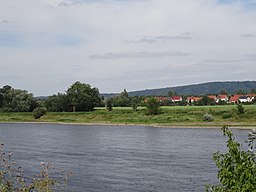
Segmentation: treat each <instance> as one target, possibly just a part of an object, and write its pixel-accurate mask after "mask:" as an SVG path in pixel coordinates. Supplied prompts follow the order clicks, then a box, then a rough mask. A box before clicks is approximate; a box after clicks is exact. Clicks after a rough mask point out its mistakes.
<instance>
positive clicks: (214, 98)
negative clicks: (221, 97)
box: [208, 95, 217, 102]
mask: <svg viewBox="0 0 256 192" xmlns="http://www.w3.org/2000/svg"><path fill="white" fill-rule="evenodd" d="M208 98H210V99H212V100H214V102H217V96H216V95H208Z"/></svg>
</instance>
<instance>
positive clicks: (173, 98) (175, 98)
mask: <svg viewBox="0 0 256 192" xmlns="http://www.w3.org/2000/svg"><path fill="white" fill-rule="evenodd" d="M181 99H182V98H181V96H173V97H172V100H181Z"/></svg>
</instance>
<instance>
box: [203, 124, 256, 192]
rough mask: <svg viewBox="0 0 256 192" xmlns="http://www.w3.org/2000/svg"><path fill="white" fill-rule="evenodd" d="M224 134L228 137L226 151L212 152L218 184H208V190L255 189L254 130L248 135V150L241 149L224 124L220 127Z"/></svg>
mask: <svg viewBox="0 0 256 192" xmlns="http://www.w3.org/2000/svg"><path fill="white" fill-rule="evenodd" d="M222 131H223V134H224V136H227V137H228V141H227V148H228V152H227V153H224V154H221V153H220V152H217V153H214V154H213V160H214V161H215V164H216V166H217V167H218V179H219V184H217V185H216V186H211V185H208V186H207V187H206V191H208V192H210V191H211V192H240V191H244V192H252V191H256V159H255V154H254V152H253V149H254V146H253V145H252V143H253V141H255V139H256V132H253V133H251V134H250V135H249V136H250V137H249V141H248V142H249V147H250V149H249V150H248V151H243V150H241V147H240V146H241V144H240V143H238V142H237V141H235V137H234V136H233V133H232V131H230V130H229V129H228V128H227V127H226V126H224V127H223V128H222Z"/></svg>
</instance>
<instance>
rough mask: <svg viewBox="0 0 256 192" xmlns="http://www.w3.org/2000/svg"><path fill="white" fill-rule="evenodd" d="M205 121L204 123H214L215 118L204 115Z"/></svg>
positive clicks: (207, 114) (210, 115)
mask: <svg viewBox="0 0 256 192" xmlns="http://www.w3.org/2000/svg"><path fill="white" fill-rule="evenodd" d="M203 120H204V121H207V122H211V121H214V117H213V115H212V114H209V113H206V114H204V116H203Z"/></svg>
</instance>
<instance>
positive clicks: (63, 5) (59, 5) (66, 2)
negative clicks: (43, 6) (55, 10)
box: [57, 1, 81, 7]
mask: <svg viewBox="0 0 256 192" xmlns="http://www.w3.org/2000/svg"><path fill="white" fill-rule="evenodd" d="M77 4H81V2H77V1H61V2H60V3H59V4H58V5H57V6H58V7H69V6H73V5H77Z"/></svg>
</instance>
